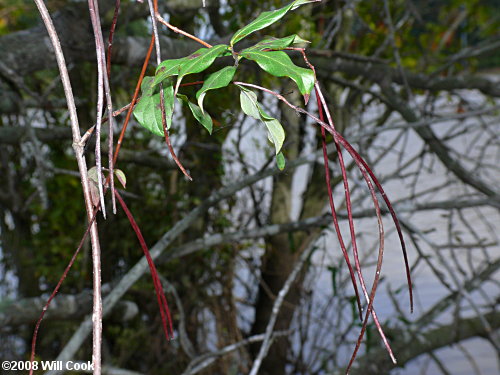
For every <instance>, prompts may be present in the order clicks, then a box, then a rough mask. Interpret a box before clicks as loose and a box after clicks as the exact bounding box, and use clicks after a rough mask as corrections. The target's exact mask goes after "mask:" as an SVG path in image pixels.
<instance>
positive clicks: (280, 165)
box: [276, 151, 286, 171]
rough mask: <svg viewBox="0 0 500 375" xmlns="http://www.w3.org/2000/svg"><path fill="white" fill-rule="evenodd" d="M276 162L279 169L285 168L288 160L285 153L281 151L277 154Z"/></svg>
mask: <svg viewBox="0 0 500 375" xmlns="http://www.w3.org/2000/svg"><path fill="white" fill-rule="evenodd" d="M276 164H277V165H278V169H279V170H280V171H282V170H283V169H285V164H286V160H285V156H284V155H283V153H282V152H281V151H280V152H279V153H278V155H276Z"/></svg>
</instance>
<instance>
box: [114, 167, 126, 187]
mask: <svg viewBox="0 0 500 375" xmlns="http://www.w3.org/2000/svg"><path fill="white" fill-rule="evenodd" d="M114 173H115V177H116V178H117V179H118V181H120V184H122V186H123V187H124V188H125V187H126V186H127V177H126V176H125V173H124V172H123V171H122V170H121V169H115V170H114Z"/></svg>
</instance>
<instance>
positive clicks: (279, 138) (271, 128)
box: [263, 118, 285, 155]
mask: <svg viewBox="0 0 500 375" xmlns="http://www.w3.org/2000/svg"><path fill="white" fill-rule="evenodd" d="M263 122H264V124H265V125H266V127H267V131H268V133H267V137H268V138H269V140H270V141H271V143H272V144H273V145H274V148H275V149H276V155H277V154H278V153H279V152H280V150H281V147H283V142H284V141H285V130H284V129H283V126H282V125H281V123H280V122H279V121H278V120H276V119H275V118H273V119H272V120H267V119H263Z"/></svg>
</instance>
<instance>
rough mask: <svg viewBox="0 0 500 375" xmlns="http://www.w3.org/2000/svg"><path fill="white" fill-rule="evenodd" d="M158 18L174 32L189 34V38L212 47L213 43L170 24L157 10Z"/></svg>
mask: <svg viewBox="0 0 500 375" xmlns="http://www.w3.org/2000/svg"><path fill="white" fill-rule="evenodd" d="M156 19H157V20H158V21H159V22H160V23H161V24H163V25H165V26H167V27H168V28H169V29H170V30H172V31H173V32H175V33H177V34H181V35H184V36H187V37H188V38H189V39H192V40H194V41H195V42H198V43H200V44H202V45H204V46H205V47H207V48H212V45H211V44H209V43H207V42H205V41H203V40H201V39H200V38H197V37H195V36H194V35H192V34H189V33H188V32H186V31H184V30H181V29H179V28H178V27H175V26H173V25H171V24H169V23H168V22H167V21H165V20H164V19H163V17H162V16H160V14H159V13H158V12H156Z"/></svg>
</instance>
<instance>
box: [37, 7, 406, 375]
mask: <svg viewBox="0 0 500 375" xmlns="http://www.w3.org/2000/svg"><path fill="white" fill-rule="evenodd" d="M316 1H318V0H295V1H293V2H291V3H289V4H288V5H286V6H284V7H282V8H280V9H277V10H274V11H267V12H264V13H262V14H260V15H259V16H258V17H257V18H256V19H255V20H253V21H252V22H250V23H249V24H248V25H246V26H244V27H243V28H241V29H239V30H238V31H237V32H236V33H235V34H234V35H233V36H232V38H231V40H230V42H229V44H227V45H226V44H219V45H216V46H211V45H209V44H208V43H206V42H204V41H201V40H200V39H198V38H196V37H194V36H192V35H189V34H187V33H185V32H184V31H182V30H179V29H177V28H176V27H174V26H172V25H170V24H169V23H168V22H166V21H165V20H164V19H163V18H162V17H161V16H160V14H159V13H158V4H157V1H156V0H155V1H152V0H149V6H150V12H151V19H152V25H153V34H152V37H151V43H150V47H149V50H148V53H147V56H146V58H145V60H144V64H143V69H142V72H141V75H140V78H139V80H138V82H137V86H136V90H135V93H134V95H133V97H132V100H131V102H130V104H129V105H128V106H127V107H126V108H124V109H123V110H125V109H126V110H127V116H126V119H125V122H124V125H123V127H122V130H121V133H120V137H119V139H118V142H117V145H116V148H114V147H113V146H114V140H113V128H114V127H115V124H114V121H113V117H114V115H115V111H113V104H112V99H111V91H110V85H109V75H110V66H111V59H110V56H111V48H112V38H113V33H114V28H115V26H116V20H117V15H118V9H119V1H118V2H117V5H116V9H115V19H114V22H113V27H112V29H111V33H110V37H109V43H108V50H107V51H106V50H105V48H104V42H103V40H104V39H103V36H102V31H101V26H100V22H99V10H98V4H97V0H89V11H90V15H91V20H92V25H93V30H94V35H95V41H96V52H97V66H98V95H97V98H98V100H97V102H98V103H97V111H96V113H97V115H96V124H95V126H94V127H92V128H91V129H90V130H89V131H88V132H87V133H86V134H85V135H84V136H83V137H81V136H80V133H79V126H78V120H77V117H76V108H75V105H74V99H73V97H72V93H71V86H70V83H69V78H68V75H67V68H66V66H65V63H64V56H63V55H62V50H61V49H60V45H59V41H58V38H57V33H56V32H55V29H54V28H53V25H51V20H50V16H49V15H48V12H47V9H46V8H45V5H44V4H43V2H42V1H41V0H35V2H36V3H37V6H38V7H39V10H40V12H41V15H42V18H43V19H44V22H45V25H46V27H47V30H48V32H49V35H50V37H51V42H52V44H53V46H54V49H55V52H56V57H57V59H58V64H59V68H60V73H61V77H62V80H63V85H64V88H65V93H66V99H67V102H68V109H69V112H70V118H71V123H72V131H73V145H74V149H75V155H76V158H77V161H78V165H79V171H80V176H81V180H82V185H83V190H84V197H85V202H86V208H87V216H88V221H89V226H88V228H87V231H86V232H85V234H84V236H83V238H82V241H81V242H80V246H79V247H78V249H77V251H76V252H75V255H74V256H73V259H72V260H71V262H70V264H69V265H68V267H67V269H66V270H65V272H64V274H63V277H62V278H61V281H60V282H59V284H58V285H57V287H56V289H55V290H54V292H53V293H52V295H51V297H50V298H49V300H48V302H47V305H46V308H45V309H44V311H43V312H42V315H41V317H40V319H39V321H38V323H37V326H36V329H35V333H34V335H33V343H32V355H31V360H32V361H33V360H34V356H35V348H36V337H37V332H38V329H39V327H40V323H41V320H42V318H43V314H44V313H45V311H46V309H47V308H48V306H49V304H50V301H51V300H52V299H53V297H54V296H55V294H56V293H57V291H58V290H59V287H60V285H61V283H62V281H63V280H64V277H65V275H66V274H67V272H68V271H69V269H70V267H71V265H72V263H73V261H74V259H75V257H76V255H77V254H78V251H79V250H80V248H81V246H82V244H83V241H84V239H85V238H86V236H87V235H89V234H90V237H91V243H92V249H93V271H94V309H93V317H92V325H93V364H94V374H97V375H99V374H100V373H101V335H102V314H103V309H105V310H106V304H104V306H103V303H102V301H101V295H100V249H99V240H98V236H97V224H96V216H97V214H98V212H99V211H100V212H102V214H103V216H104V217H105V216H106V211H105V201H104V196H105V193H106V191H107V190H111V192H112V194H111V198H112V204H113V212H116V203H115V200H117V201H118V202H119V204H120V206H121V207H122V209H123V210H124V211H125V213H126V215H127V218H128V219H129V222H130V224H131V226H132V228H133V230H134V232H135V233H136V235H137V238H138V240H139V243H140V245H141V247H142V249H143V251H144V254H145V257H146V259H147V264H148V266H149V268H150V270H151V273H152V277H153V282H154V287H155V291H156V294H157V299H158V304H159V307H160V313H161V319H162V327H163V330H164V333H165V336H166V338H167V339H171V338H172V337H173V335H174V328H173V322H172V319H171V316H170V312H169V309H168V305H167V301H166V298H165V295H164V292H163V287H162V284H161V282H160V279H159V277H158V274H157V272H156V269H155V266H154V263H153V260H154V258H155V257H156V256H157V255H156V254H152V255H150V252H149V250H148V248H147V246H146V243H145V241H144V238H143V236H142V234H141V231H140V229H139V227H138V225H137V223H136V222H135V220H134V218H133V216H132V213H131V212H130V210H129V209H128V207H127V205H126V203H125V201H124V200H123V198H122V197H121V196H120V195H119V194H118V191H117V190H116V189H115V187H114V178H115V177H116V178H117V179H118V180H119V181H120V182H121V183H122V184H123V185H124V186H125V183H126V177H125V173H126V171H125V173H124V172H123V171H121V170H119V169H115V164H116V163H117V158H118V155H119V150H120V145H121V143H122V141H123V137H124V134H125V130H126V128H127V124H128V122H129V120H130V118H131V114H132V113H133V114H134V116H135V118H136V120H137V121H138V122H139V124H140V125H141V126H143V127H144V128H146V129H148V130H149V131H150V132H151V133H153V134H154V135H157V136H160V137H163V138H164V139H165V142H166V144H167V147H168V149H169V151H170V153H171V156H172V158H173V159H174V161H175V162H176V164H177V165H178V167H179V168H180V170H181V171H182V172H183V173H184V175H185V176H186V177H187V178H188V179H191V176H190V175H189V173H188V171H187V170H186V168H184V166H183V165H182V162H181V160H179V159H178V157H177V156H176V154H175V152H174V149H173V147H172V144H171V142H170V137H169V130H170V129H171V128H172V127H175V124H174V121H173V115H174V110H175V106H176V101H177V103H178V105H186V106H187V107H188V108H189V110H190V111H191V113H192V114H193V116H194V118H195V119H196V120H197V121H198V122H199V123H200V124H201V125H202V126H203V127H204V128H205V129H206V130H207V131H208V132H209V133H212V130H213V120H212V117H211V116H210V114H209V111H210V108H205V107H204V100H205V98H206V96H207V95H213V91H214V90H220V89H224V88H226V87H227V86H229V85H236V86H237V87H238V89H239V92H240V95H239V101H240V106H241V109H242V111H243V113H244V114H245V115H247V116H250V117H252V118H254V119H256V120H258V121H260V122H261V123H262V124H263V125H264V126H265V127H266V129H267V133H268V139H269V141H270V143H271V144H272V145H273V147H274V151H275V158H276V164H277V167H278V168H279V169H280V170H283V169H286V162H285V157H284V154H283V151H282V148H283V144H284V141H285V136H286V134H285V130H284V128H285V127H286V124H285V126H283V125H282V124H281V123H280V122H279V121H278V120H277V119H276V118H274V117H272V116H270V115H269V114H268V113H266V111H265V110H264V109H263V107H262V105H261V104H260V103H259V102H258V99H257V98H258V95H257V94H256V91H262V92H266V93H268V94H270V95H272V96H274V97H275V98H276V99H277V100H279V101H281V102H283V103H285V104H286V105H288V106H289V107H291V108H292V109H294V110H295V111H296V112H298V113H302V114H304V115H306V116H308V117H310V118H311V119H313V120H314V121H315V123H316V124H318V125H319V126H320V127H321V135H322V144H323V159H324V166H325V176H326V181H325V183H326V185H327V189H328V199H329V205H330V211H331V216H332V224H333V226H334V228H335V231H336V234H337V238H338V241H339V245H340V248H341V250H342V253H343V256H344V259H345V263H346V266H347V267H348V269H349V273H350V277H351V281H352V285H353V288H354V291H355V294H356V304H357V309H358V313H359V318H360V320H361V321H362V326H361V330H360V333H359V337H358V340H357V343H356V346H355V348H354V350H353V353H352V356H351V360H350V362H349V364H348V367H347V372H348V371H349V369H350V367H351V366H352V364H353V361H354V359H355V357H356V354H357V352H358V350H359V348H360V345H361V343H362V340H363V337H364V334H365V331H366V328H367V324H368V321H369V318H370V316H371V317H372V319H373V321H374V323H375V325H376V327H377V330H378V332H379V335H380V337H381V340H382V341H383V343H384V345H385V348H386V350H387V352H388V355H389V356H390V357H391V359H392V361H393V362H394V363H396V356H395V354H394V353H393V352H392V349H391V347H390V343H389V341H388V340H387V338H386V335H385V334H384V331H383V328H382V326H381V324H380V322H379V319H378V317H377V314H376V312H375V310H374V308H373V303H374V298H375V294H376V291H377V286H378V282H379V278H380V271H381V268H382V261H383V254H384V228H383V223H382V213H381V207H380V203H379V199H378V197H377V192H378V193H380V194H381V196H382V198H383V200H384V202H385V204H386V206H387V209H388V210H389V212H390V214H391V217H392V220H393V222H394V225H395V227H396V230H397V233H398V235H399V239H400V243H401V248H402V253H403V258H404V264H405V268H406V274H407V280H408V286H409V291H410V309H411V310H413V294H412V284H411V277H410V271H409V265H408V258H407V253H406V246H405V242H404V239H403V235H402V231H401V227H400V224H399V221H398V218H397V216H396V213H395V212H394V209H393V208H392V205H391V203H390V201H389V198H388V196H387V194H386V193H385V191H384V189H383V187H382V186H381V184H380V182H379V181H378V179H377V178H376V176H375V174H374V173H373V171H372V170H371V169H370V167H369V165H368V164H367V163H366V162H365V161H364V159H363V158H362V157H361V156H360V155H359V153H358V152H357V151H356V150H355V149H354V148H353V147H352V146H351V145H350V143H349V142H348V141H347V140H346V139H345V138H344V137H343V136H342V135H341V134H340V133H339V132H337V130H336V129H335V125H334V122H333V119H332V115H331V113H330V111H329V109H328V106H327V103H326V99H325V97H324V96H323V93H322V91H321V87H320V83H319V82H318V80H317V77H316V74H315V68H314V67H313V66H312V65H311V64H310V63H309V61H308V59H307V55H306V50H305V48H304V45H305V44H306V43H307V41H305V40H304V39H302V38H300V37H299V36H298V35H295V34H294V35H290V36H286V37H282V38H266V39H263V40H261V41H259V42H258V43H256V44H255V45H252V46H250V47H247V48H244V49H241V50H239V49H238V48H237V44H238V42H240V41H242V40H244V39H245V38H246V37H247V36H248V35H250V34H252V33H254V32H256V31H259V30H262V29H264V28H266V27H268V26H270V25H271V24H273V23H275V22H278V21H280V20H281V19H282V18H283V17H284V16H285V15H286V14H287V13H288V12H289V11H293V10H295V9H296V8H298V7H300V6H302V5H306V4H308V3H313V2H316ZM158 22H159V23H161V24H163V25H165V26H167V27H168V28H170V29H171V30H173V31H175V32H179V33H182V34H184V35H186V36H188V37H190V38H192V39H194V40H196V41H198V42H200V43H201V44H203V45H204V47H203V48H200V49H198V50H197V51H196V52H194V53H192V54H190V55H189V56H186V57H183V58H180V59H169V60H164V61H162V60H161V51H160V46H159V37H158V25H157V23H158ZM153 48H155V49H156V56H157V61H156V63H157V68H156V73H155V75H154V76H145V72H146V68H147V66H148V65H149V60H150V56H151V53H152V50H153ZM285 51H295V52H299V53H300V54H301V56H302V57H303V60H304V64H305V65H306V66H307V68H305V67H300V66H298V65H296V64H295V63H294V62H293V61H292V59H291V58H290V56H289V55H288V54H287V53H286V52H285ZM228 56H231V57H232V63H231V65H228V66H225V67H223V68H221V69H219V70H217V71H216V72H214V73H212V74H210V75H208V76H207V77H206V78H205V79H204V81H202V82H197V83H195V84H199V85H200V86H201V87H200V88H199V89H198V91H197V92H196V96H195V98H194V99H195V100H196V101H195V100H194V99H193V98H189V97H188V96H187V95H185V94H183V93H182V89H183V87H185V86H186V85H192V83H190V84H183V79H184V77H186V76H188V75H190V74H196V73H202V72H204V71H205V70H206V69H208V68H209V67H210V66H212V65H213V64H214V63H215V62H216V61H217V59H219V58H223V57H228ZM248 61H253V62H255V63H256V64H257V65H258V66H259V67H260V68H261V69H262V70H263V71H264V72H265V73H267V74H270V75H272V76H275V77H280V78H287V79H291V80H292V81H294V83H295V84H296V86H297V88H298V90H299V92H300V93H301V95H302V97H303V99H304V104H307V103H308V101H309V99H310V96H311V94H313V90H314V96H315V99H316V102H317V109H318V115H317V116H316V115H314V114H312V113H310V112H308V111H307V110H305V109H303V108H301V107H298V106H295V105H293V104H291V103H290V102H289V101H288V100H287V99H286V98H285V97H284V96H283V95H281V94H280V93H277V92H275V91H273V90H270V89H268V88H264V87H261V86H258V85H256V84H253V83H251V82H242V81H239V80H238V79H237V77H238V67H239V66H240V65H241V64H245V63H247V62H248ZM139 91H140V92H141V96H140V98H139ZM104 103H106V107H105V106H104ZM105 112H107V118H105V117H104V116H103V114H104V113H105ZM105 121H107V122H108V124H109V130H108V144H109V155H108V161H109V163H108V168H107V169H106V170H105V169H104V168H103V167H102V163H101V150H100V138H101V124H103V123H104V122H105ZM327 133H328V134H330V135H331V137H332V138H333V143H334V145H335V148H336V151H337V156H338V162H339V166H340V169H341V173H342V180H343V184H344V190H345V199H346V209H347V217H348V223H349V235H350V240H351V244H352V254H349V252H348V251H347V246H346V242H345V240H344V238H343V236H342V233H341V231H340V226H339V221H338V218H337V213H336V208H335V204H334V200H333V196H332V188H331V176H330V168H329V161H328V154H327V137H326V136H327ZM91 134H95V136H96V138H97V142H96V149H95V154H96V166H95V167H92V168H90V169H87V166H86V161H85V158H84V154H83V148H84V146H85V143H86V141H87V140H88V137H90V136H91ZM113 149H114V151H113ZM343 151H345V152H347V153H348V154H349V155H350V156H351V158H352V159H353V161H354V162H355V164H356V166H357V167H358V169H359V171H360V173H361V174H362V176H363V179H364V181H365V183H366V186H367V188H368V190H369V193H370V195H371V199H372V202H373V207H374V210H375V213H376V217H377V223H378V234H379V250H378V258H377V265H376V272H375V275H374V277H373V281H372V282H371V288H370V287H369V285H368V283H367V282H366V278H365V276H364V274H363V272H362V270H361V266H360V261H359V256H358V246H357V242H356V231H355V228H354V219H353V215H352V205H351V199H350V187H349V183H348V179H347V173H348V172H347V170H346V166H345V163H344V159H343V153H342V152H343ZM106 171H107V174H106V175H105V174H104V172H106ZM182 225H184V224H182ZM358 283H359V285H360V287H361V292H359V287H358ZM360 294H362V295H363V297H364V298H365V300H366V302H365V303H362V302H361V297H360ZM118 298H119V297H118ZM363 306H365V308H364V309H363ZM270 328H271V330H272V326H271V327H270ZM269 335H270V334H269ZM269 335H268V332H266V336H269ZM269 345H270V337H267V339H266V338H265V339H264V341H263V344H262V346H261V350H260V352H259V355H258V356H257V359H256V361H255V363H254V366H253V367H252V370H251V373H252V374H256V373H257V371H258V368H259V363H260V362H259V360H260V361H262V358H263V356H265V354H266V352H267V350H268V349H269ZM31 372H32V371H31Z"/></svg>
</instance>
